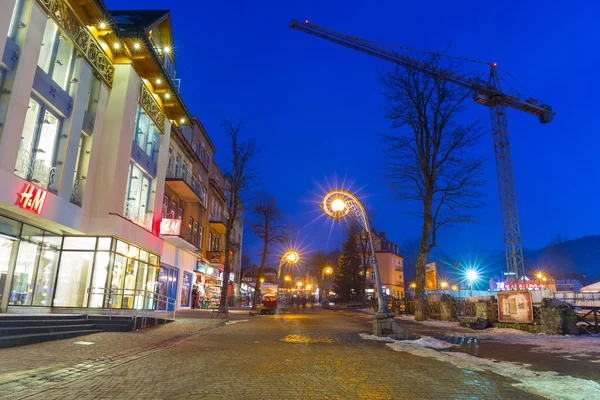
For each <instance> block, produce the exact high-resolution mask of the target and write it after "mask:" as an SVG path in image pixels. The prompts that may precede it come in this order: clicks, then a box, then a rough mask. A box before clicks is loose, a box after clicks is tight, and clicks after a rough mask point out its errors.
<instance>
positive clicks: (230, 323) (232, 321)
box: [225, 319, 248, 325]
mask: <svg viewBox="0 0 600 400" xmlns="http://www.w3.org/2000/svg"><path fill="white" fill-rule="evenodd" d="M240 322H248V320H247V319H233V320H231V321H227V322H225V325H233V324H238V323H240Z"/></svg>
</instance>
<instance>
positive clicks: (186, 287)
mask: <svg viewBox="0 0 600 400" xmlns="http://www.w3.org/2000/svg"><path fill="white" fill-rule="evenodd" d="M191 287H192V274H191V273H190V272H184V273H183V281H182V282H181V302H180V304H181V306H182V307H189V306H190V296H191V294H192V292H191Z"/></svg>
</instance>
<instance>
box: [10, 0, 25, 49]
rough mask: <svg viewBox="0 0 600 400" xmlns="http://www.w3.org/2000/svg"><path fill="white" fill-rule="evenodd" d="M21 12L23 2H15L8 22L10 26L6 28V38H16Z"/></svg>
mask: <svg viewBox="0 0 600 400" xmlns="http://www.w3.org/2000/svg"><path fill="white" fill-rule="evenodd" d="M22 12H23V0H17V2H16V3H15V8H14V10H13V14H12V19H11V20H10V25H9V27H8V37H10V38H11V39H13V40H14V39H15V36H17V31H18V28H19V27H20V24H21V21H19V20H20V19H21V13H22Z"/></svg>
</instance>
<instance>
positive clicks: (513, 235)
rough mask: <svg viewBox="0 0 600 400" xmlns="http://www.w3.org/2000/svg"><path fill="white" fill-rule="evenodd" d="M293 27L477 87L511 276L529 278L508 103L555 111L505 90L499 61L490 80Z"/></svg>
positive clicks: (546, 115) (547, 117)
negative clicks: (488, 125) (486, 113)
mask: <svg viewBox="0 0 600 400" xmlns="http://www.w3.org/2000/svg"><path fill="white" fill-rule="evenodd" d="M289 26H290V28H293V29H298V30H300V31H303V32H305V33H308V34H309V35H313V36H316V37H320V38H322V39H325V40H328V41H330V42H333V43H337V44H340V45H342V46H345V47H348V48H350V49H353V50H357V51H360V52H363V53H365V54H368V55H371V56H374V57H377V58H380V59H382V60H385V61H389V62H392V63H394V64H396V65H400V66H402V67H404V68H407V69H409V70H412V71H418V72H422V73H424V74H427V75H429V76H433V77H436V78H439V77H443V78H444V79H446V80H447V81H448V82H451V83H453V84H455V85H458V86H462V87H464V88H467V89H470V90H472V91H473V100H474V101H475V102H476V103H478V104H481V105H485V106H488V107H489V108H490V114H491V119H492V136H493V137H494V151H495V153H496V172H497V177H498V190H499V194H500V206H501V209H502V221H503V230H504V248H505V252H506V267H507V270H508V274H507V276H509V277H513V278H510V279H513V280H515V281H516V282H513V283H518V282H519V281H520V280H522V279H525V264H524V262H523V248H522V246H521V231H520V227H519V214H518V211H517V201H516V193H515V184H514V179H513V172H512V160H511V157H510V148H509V144H508V143H509V142H508V131H507V124H506V107H510V108H513V109H516V110H519V111H523V112H526V113H528V114H533V115H537V116H538V117H539V119H540V122H541V123H543V124H546V123H548V122H551V121H552V118H553V117H554V114H555V113H554V112H553V111H552V107H550V106H549V105H547V104H541V105H540V104H539V103H538V101H537V100H535V99H529V100H521V99H520V98H518V97H514V96H510V95H508V94H505V93H502V91H501V90H500V79H499V77H498V74H497V71H496V64H495V63H493V64H490V67H491V69H490V77H489V82H485V81H483V80H477V79H470V78H467V77H464V76H461V75H458V74H455V73H453V72H451V71H447V70H444V69H442V68H438V67H435V66H433V65H429V64H427V63H423V62H420V61H418V60H415V59H413V58H410V57H408V56H404V55H401V54H398V53H396V52H393V51H390V50H388V49H384V48H381V47H378V46H376V45H375V44H373V43H369V42H366V41H364V40H361V39H359V38H355V37H351V36H346V35H342V34H341V33H338V32H335V31H332V30H329V29H326V28H323V27H321V26H318V25H314V24H311V23H309V22H308V21H306V22H305V23H300V22H298V21H296V20H292V21H290V24H289Z"/></svg>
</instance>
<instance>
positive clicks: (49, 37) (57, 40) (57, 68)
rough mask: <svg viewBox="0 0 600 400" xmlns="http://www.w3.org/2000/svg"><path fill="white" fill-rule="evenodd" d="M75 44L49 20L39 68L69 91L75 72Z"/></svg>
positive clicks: (43, 40) (39, 59)
mask: <svg viewBox="0 0 600 400" xmlns="http://www.w3.org/2000/svg"><path fill="white" fill-rule="evenodd" d="M73 60H74V48H73V43H71V41H70V40H69V39H68V38H67V36H66V35H65V34H63V33H62V32H61V30H60V28H59V27H58V25H56V23H55V22H54V21H52V20H51V19H48V21H47V22H46V28H45V30H44V37H43V39H42V48H41V51H40V55H39V58H38V66H39V67H40V68H41V69H42V70H43V71H44V72H46V73H47V74H48V75H49V76H50V77H51V78H52V80H53V81H54V82H56V83H57V84H58V85H59V86H60V87H61V88H63V89H64V90H67V89H68V87H69V82H70V81H71V73H72V70H73Z"/></svg>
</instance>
